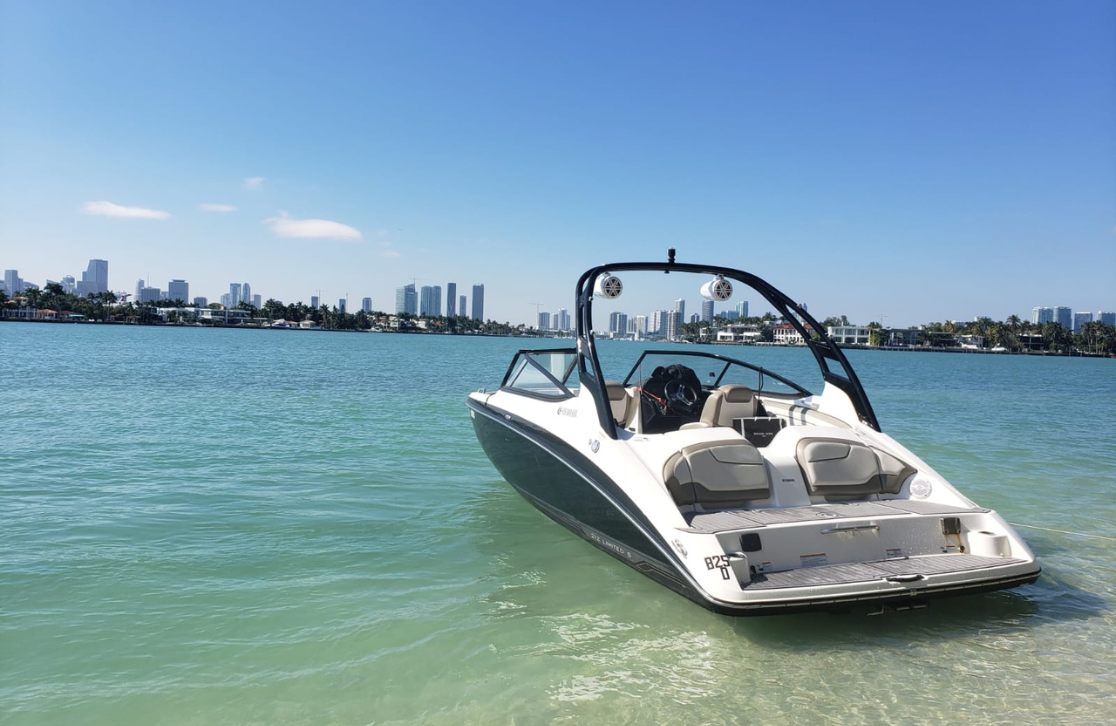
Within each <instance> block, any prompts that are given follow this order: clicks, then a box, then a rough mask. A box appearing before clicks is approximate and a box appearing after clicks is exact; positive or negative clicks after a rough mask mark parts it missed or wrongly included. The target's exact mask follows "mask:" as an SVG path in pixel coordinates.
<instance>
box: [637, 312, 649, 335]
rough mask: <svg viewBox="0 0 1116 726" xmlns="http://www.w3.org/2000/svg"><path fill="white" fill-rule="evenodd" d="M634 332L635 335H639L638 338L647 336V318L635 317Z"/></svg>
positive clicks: (643, 316) (642, 316)
mask: <svg viewBox="0 0 1116 726" xmlns="http://www.w3.org/2000/svg"><path fill="white" fill-rule="evenodd" d="M635 332H636V335H639V336H640V337H642V336H644V335H647V316H646V315H637V316H635Z"/></svg>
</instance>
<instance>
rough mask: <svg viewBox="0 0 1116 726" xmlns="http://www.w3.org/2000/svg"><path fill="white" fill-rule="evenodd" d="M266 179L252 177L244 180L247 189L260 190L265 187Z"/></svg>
mask: <svg viewBox="0 0 1116 726" xmlns="http://www.w3.org/2000/svg"><path fill="white" fill-rule="evenodd" d="M264 181H265V179H264V178H263V177H262V176H250V177H248V178H247V179H245V180H244V188H245V189H259V188H260V187H262V186H263V183H264Z"/></svg>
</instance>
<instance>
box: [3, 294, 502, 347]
mask: <svg viewBox="0 0 1116 726" xmlns="http://www.w3.org/2000/svg"><path fill="white" fill-rule="evenodd" d="M19 297H21V298H22V299H21V300H19V301H18V303H19V304H20V305H22V306H26V307H27V308H31V309H36V310H47V309H49V310H54V311H55V312H57V313H58V314H59V315H81V316H83V317H84V318H85V319H87V320H90V321H94V322H106V323H107V322H118V323H137V324H155V323H162V322H164V321H165V322H168V323H185V322H191V323H192V322H199V323H201V324H203V325H215V324H221V323H222V321H221V320H219V319H218V320H217V321H212V320H206V319H204V318H200V317H199V316H197V315H196V314H195V313H192V312H189V311H182V310H177V309H176V308H187V307H192V306H190V305H189V303H187V302H186V301H184V300H157V301H153V302H143V303H137V302H131V301H129V302H119V301H118V300H117V298H116V295H115V294H113V293H111V292H102V293H90V294H88V295H86V296H84V297H83V296H80V295H75V294H73V293H68V292H66V291H65V289H63V287H62V285H60V284H58V283H48V284H47V285H46V286H45V287H43V288H37V287H29V288H27V289H26V290H24V291H23V292H22V293H20V296H19ZM16 303H17V300H15V299H13V298H10V297H9V296H8V295H7V294H6V293H5V292H4V291H3V290H0V307H5V308H10V307H11V306H13V305H15V304H16ZM207 307H208V308H209V309H212V310H221V309H223V306H222V305H219V304H217V303H211V304H209V305H208V306H207ZM233 309H234V310H240V311H242V312H243V313H244V318H246V319H247V322H248V323H249V324H251V325H270V324H271V323H273V322H275V321H277V320H288V321H290V322H291V324H292V325H298V324H299V323H300V322H301V321H303V320H310V321H313V323H314V324H315V325H318V326H320V327H321V328H323V329H325V330H372V329H373V328H378V329H382V330H385V331H388V330H395V329H397V330H399V331H401V332H429V333H449V334H457V335H522V334H523V332H524V326H523V325H518V326H513V325H511V324H510V323H498V322H496V321H494V320H485V321H482V320H474V319H473V318H469V317H465V316H460V315H456V316H425V315H424V316H418V315H412V314H410V313H401V314H399V315H395V316H393V315H391V314H389V313H384V312H379V311H373V312H370V313H366V312H364V311H363V310H358V311H357V312H355V313H350V312H348V311H342V310H340V309H339V308H337V307H336V306H333V307H329V306H327V305H321V306H319V307H317V308H313V307H310V306H309V305H305V304H303V303H301V302H297V303H291V304H289V305H284V304H283V303H281V302H279V301H278V300H274V299H269V300H268V301H267V302H265V303H264V304H263V307H262V308H257V307H255V306H254V305H251V304H250V303H246V302H241V303H240V304H239V305H237V306H236V307H235V308H233ZM392 317H395V318H396V319H397V323H398V328H391V318H392Z"/></svg>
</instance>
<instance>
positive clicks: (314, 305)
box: [310, 295, 322, 310]
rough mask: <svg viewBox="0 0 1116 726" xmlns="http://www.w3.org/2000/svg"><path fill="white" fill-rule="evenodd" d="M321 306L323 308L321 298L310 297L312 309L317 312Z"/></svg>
mask: <svg viewBox="0 0 1116 726" xmlns="http://www.w3.org/2000/svg"><path fill="white" fill-rule="evenodd" d="M321 306H322V301H321V298H319V297H318V296H317V295H311V296H310V307H311V308H313V309H314V310H317V309H318V308H320V307H321Z"/></svg>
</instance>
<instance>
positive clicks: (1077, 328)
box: [1073, 310, 1093, 333]
mask: <svg viewBox="0 0 1116 726" xmlns="http://www.w3.org/2000/svg"><path fill="white" fill-rule="evenodd" d="M1091 322H1093V311H1092V310H1086V311H1085V312H1080V313H1074V314H1073V332H1075V333H1080V332H1081V326H1082V325H1084V324H1085V323H1091Z"/></svg>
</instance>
